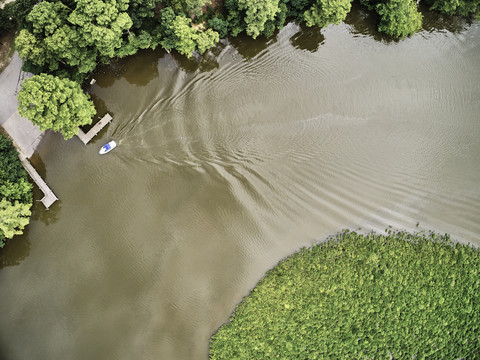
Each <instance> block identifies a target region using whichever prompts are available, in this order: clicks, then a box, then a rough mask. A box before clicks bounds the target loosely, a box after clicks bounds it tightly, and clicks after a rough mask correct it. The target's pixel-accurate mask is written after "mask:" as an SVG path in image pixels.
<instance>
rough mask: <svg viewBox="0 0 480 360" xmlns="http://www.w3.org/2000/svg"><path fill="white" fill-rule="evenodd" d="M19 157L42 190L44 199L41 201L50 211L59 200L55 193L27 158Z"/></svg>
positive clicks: (21, 155)
mask: <svg viewBox="0 0 480 360" xmlns="http://www.w3.org/2000/svg"><path fill="white" fill-rule="evenodd" d="M19 157H20V161H21V162H22V164H23V167H24V168H25V170H27V172H28V174H29V175H30V177H31V178H32V179H33V181H35V184H37V186H38V187H39V188H40V190H42V192H43V198H42V200H40V201H41V202H42V203H43V205H44V206H45V207H46V208H47V209H48V208H49V207H50V206H52V204H53V203H54V202H55V201H57V200H58V198H57V197H56V196H55V194H54V193H53V191H52V190H50V188H49V187H48V185H47V184H46V183H45V181H43V179H42V177H41V176H40V175H39V174H38V173H37V170H35V168H34V167H33V166H32V164H30V162H29V161H28V160H27V158H26V157H25V156H24V155H23V154H20V156H19Z"/></svg>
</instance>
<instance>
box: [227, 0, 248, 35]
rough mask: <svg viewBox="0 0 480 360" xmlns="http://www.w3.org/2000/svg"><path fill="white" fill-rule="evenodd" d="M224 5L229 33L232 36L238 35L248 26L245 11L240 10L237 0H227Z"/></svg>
mask: <svg viewBox="0 0 480 360" xmlns="http://www.w3.org/2000/svg"><path fill="white" fill-rule="evenodd" d="M224 5H225V10H226V12H227V18H226V22H227V23H228V28H229V33H230V35H231V36H237V35H238V34H240V33H241V32H243V31H245V29H246V27H247V24H246V23H245V11H243V10H240V8H239V3H238V1H237V0H225V3H224Z"/></svg>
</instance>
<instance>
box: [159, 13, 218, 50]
mask: <svg viewBox="0 0 480 360" xmlns="http://www.w3.org/2000/svg"><path fill="white" fill-rule="evenodd" d="M160 18H161V29H162V40H161V42H160V44H161V46H162V47H163V48H164V49H167V50H168V51H170V50H172V49H175V50H177V51H178V52H179V53H180V54H182V55H186V56H187V57H191V56H192V53H193V52H194V51H195V50H196V49H197V47H198V50H199V52H200V53H201V54H203V53H204V52H205V51H206V50H208V49H209V48H211V47H212V46H214V45H215V43H216V42H217V41H218V40H219V35H218V33H217V32H216V31H214V30H212V29H207V30H202V31H199V30H197V29H194V28H193V27H192V20H191V19H189V18H187V17H186V16H185V15H183V14H182V15H175V12H174V11H173V9H172V8H170V7H167V8H164V9H162V11H161V15H160Z"/></svg>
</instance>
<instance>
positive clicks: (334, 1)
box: [304, 0, 352, 27]
mask: <svg viewBox="0 0 480 360" xmlns="http://www.w3.org/2000/svg"><path fill="white" fill-rule="evenodd" d="M351 6H352V5H351V0H316V1H315V3H314V4H313V5H312V6H311V7H310V9H309V10H307V11H306V12H305V13H304V19H305V21H306V23H307V26H314V25H316V26H319V27H325V26H328V25H329V24H339V23H340V22H342V21H343V20H345V18H346V17H347V14H348V13H349V12H350V8H351Z"/></svg>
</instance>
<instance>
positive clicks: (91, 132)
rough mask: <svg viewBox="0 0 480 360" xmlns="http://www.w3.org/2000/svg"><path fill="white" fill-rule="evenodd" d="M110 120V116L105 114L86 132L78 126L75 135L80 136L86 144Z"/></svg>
mask: <svg viewBox="0 0 480 360" xmlns="http://www.w3.org/2000/svg"><path fill="white" fill-rule="evenodd" d="M110 121H112V116H111V115H110V114H106V115H105V116H104V117H103V118H101V119H100V121H99V122H97V123H96V124H95V125H94V126H93V127H92V128H91V129H90V130H89V131H88V132H87V133H86V134H85V133H84V132H83V130H82V129H80V128H79V129H78V134H77V136H78V137H79V138H80V140H82V142H83V143H84V144H85V145H87V144H88V143H89V142H90V140H92V139H93V137H94V136H95V135H97V134H98V133H99V132H100V130H102V129H103V128H104V127H105V126H106V125H107V124H108V123H109V122H110Z"/></svg>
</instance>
